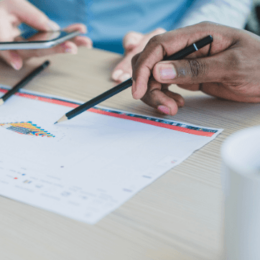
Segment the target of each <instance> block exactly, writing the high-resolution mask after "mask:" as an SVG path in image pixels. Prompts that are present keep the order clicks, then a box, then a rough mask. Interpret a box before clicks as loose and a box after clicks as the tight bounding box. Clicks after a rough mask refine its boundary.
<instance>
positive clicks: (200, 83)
mask: <svg viewBox="0 0 260 260" xmlns="http://www.w3.org/2000/svg"><path fill="white" fill-rule="evenodd" d="M207 35H212V36H213V43H212V44H211V45H208V46H205V47H204V48H202V49H200V50H199V51H197V52H196V53H193V54H191V55H190V56H188V57H187V58H185V59H183V60H178V61H162V60H163V59H164V58H165V57H167V56H170V55H171V54H173V53H176V52H177V51H179V50H181V49H183V48H185V47H186V46H188V45H190V44H192V43H194V42H196V41H198V40H200V39H202V38H204V37H205V36H207ZM259 60H260V38H259V37H258V36H256V35H254V34H252V33H250V32H247V31H244V30H238V29H234V28H230V27H226V26H222V25H218V24H213V23H208V22H203V23H200V24H196V25H194V26H189V27H186V28H183V29H178V30H175V31H171V32H168V33H165V34H163V35H159V36H155V37H153V38H152V39H151V40H150V41H149V43H148V44H147V45H146V47H145V49H144V50H143V52H142V53H140V54H138V55H136V56H135V57H134V58H133V60H132V66H133V86H132V94H133V97H134V98H135V99H142V100H143V101H144V102H145V103H146V104H148V105H150V106H152V107H155V108H157V109H158V111H160V112H162V113H164V114H169V115H175V114H176V113H177V111H178V107H180V106H183V105H184V100H183V98H182V97H181V96H180V95H178V94H176V93H173V92H171V91H169V89H168V86H169V85H170V84H177V85H178V86H179V87H181V88H184V89H188V90H192V91H197V90H200V91H202V92H204V93H206V94H209V95H212V96H215V97H219V98H223V99H227V100H233V101H238V102H252V103H253V102H254V103H256V102H260V73H259V71H260V63H259ZM151 76H152V77H151Z"/></svg>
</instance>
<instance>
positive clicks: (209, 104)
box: [0, 49, 260, 260]
mask: <svg viewBox="0 0 260 260" xmlns="http://www.w3.org/2000/svg"><path fill="white" fill-rule="evenodd" d="M120 59H121V57H120V56H119V55H117V54H114V53H109V52H104V51H100V50H95V49H94V50H86V49H81V50H80V51H79V53H78V54H77V55H57V56H54V57H51V58H50V60H51V62H52V64H51V66H50V67H49V68H48V69H47V70H45V71H44V72H43V73H41V75H39V76H37V78H35V79H34V80H33V81H32V82H31V83H30V84H28V86H27V87H26V88H25V89H28V90H34V91H38V92H42V93H48V94H54V95H58V96H63V97H68V98H73V99H77V100H81V101H87V100H89V99H90V98H92V97H94V96H96V95H98V94H100V93H102V92H103V91H105V90H107V89H109V88H111V87H112V86H114V83H113V82H112V81H111V80H110V74H111V71H112V69H113V67H114V66H115V64H117V62H118V61H119V60H120ZM43 60H44V59H42V58H38V59H34V60H31V61H30V62H28V63H27V64H26V67H25V68H24V69H22V70H21V71H19V72H17V71H14V70H13V69H11V68H8V67H7V66H5V65H4V64H3V63H1V64H0V83H1V84H6V85H10V86H13V85H14V84H15V83H16V82H18V80H19V79H21V78H22V77H23V76H24V75H25V74H26V73H28V72H29V71H30V70H32V69H33V68H34V67H35V66H36V65H38V64H39V63H40V62H42V61H43ZM172 89H175V90H176V91H177V92H178V93H181V94H183V96H184V97H185V100H186V105H185V107H184V108H182V109H180V111H179V113H178V114H177V115H176V116H174V117H169V118H172V119H173V118H174V120H178V121H184V122H188V123H192V124H198V125H202V126H208V127H216V128H224V132H223V133H222V134H221V135H220V136H219V137H218V138H217V139H215V140H214V141H213V142H211V143H209V144H208V145H206V146H205V147H203V148H202V149H201V150H199V151H197V152H196V153H194V154H193V155H192V156H191V157H189V159H187V160H186V161H185V162H183V163H182V164H180V165H179V166H177V167H175V168H174V169H172V170H170V171H169V172H167V173H166V174H164V175H163V176H162V177H161V178H159V179H158V180H156V181H155V182H154V183H152V184H151V185H150V186H148V187H146V188H145V189H143V190H142V191H141V192H139V193H138V194H137V195H135V196H134V197H133V198H132V199H130V200H129V201H128V202H126V203H125V204H124V205H122V206H121V207H120V208H118V209H117V210H115V211H114V212H113V213H111V214H109V215H108V216H107V217H105V218H104V219H102V220H101V221H100V222H98V223H97V224H96V225H94V226H91V225H87V224H84V223H81V222H77V221H74V220H71V219H69V218H66V217H62V216H59V215H56V214H54V213H51V212H48V211H45V210H41V209H38V208H34V207H32V206H28V205H26V204H22V203H19V202H16V201H13V200H10V199H7V198H4V197H0V259H1V260H31V259H32V260H53V259H55V260H78V259H83V260H88V259H90V260H105V259H106V260H110V259H111V260H143V259H144V260H170V259H174V260H175V259H176V260H220V259H221V254H222V229H223V228H222V223H223V221H222V215H223V214H222V205H223V194H222V189H221V175H220V171H221V159H220V148H221V144H222V142H223V141H224V140H225V139H226V137H228V136H229V135H230V134H232V133H233V132H236V131H238V130H239V129H242V128H245V127H249V126H253V125H257V124H260V113H259V111H260V104H239V103H235V102H228V101H224V100H219V99H215V98H212V97H209V96H206V95H204V94H202V93H199V92H196V93H193V92H188V91H183V90H179V89H178V88H177V87H176V86H172ZM102 105H104V106H107V107H111V108H118V109H123V110H128V111H132V112H136V113H141V114H147V115H153V116H160V115H159V114H158V113H157V112H156V111H154V109H152V108H150V107H148V106H146V105H145V104H143V103H142V102H141V101H136V100H133V99H132V96H131V91H130V89H129V90H126V91H124V92H123V93H120V94H118V95H117V96H115V97H113V98H111V99H110V100H107V101H106V102H104V103H102ZM1 149H3V147H2V148H1ZM0 174H1V173H0Z"/></svg>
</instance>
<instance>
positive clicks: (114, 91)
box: [55, 35, 213, 124]
mask: <svg viewBox="0 0 260 260" xmlns="http://www.w3.org/2000/svg"><path fill="white" fill-rule="evenodd" d="M212 42H213V37H212V36H211V35H209V36H207V37H205V38H203V39H201V40H199V41H197V42H195V43H193V44H191V45H190V46H188V47H186V48H185V49H183V50H180V51H178V52H176V53H175V54H173V55H171V56H169V57H166V58H165V59H164V60H180V59H183V58H185V57H187V56H188V55H190V54H191V53H193V52H196V51H198V50H199V49H201V48H203V47H205V46H206V45H208V44H210V43H212ZM132 82H133V81H132V78H130V79H128V80H126V81H124V82H122V83H120V84H119V85H117V86H115V87H114V88H111V89H110V90H108V91H106V92H104V93H103V94H101V95H99V96H97V97H95V98H93V99H91V100H90V101H88V102H86V103H84V104H82V105H80V106H78V107H77V108H75V109H73V110H71V111H70V112H68V113H66V114H65V115H64V116H63V117H61V118H60V119H59V120H58V121H57V122H55V124H57V123H60V122H62V121H66V120H69V119H71V118H73V117H75V116H77V115H79V114H81V113H82V112H84V111H86V110H88V109H90V108H91V107H94V106H95V105H97V104H99V103H101V102H103V101H105V100H107V99H108V98H110V97H112V96H114V95H116V94H118V93H119V92H121V91H123V90H125V89H127V88H129V87H131V86H132Z"/></svg>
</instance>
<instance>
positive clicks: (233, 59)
mask: <svg viewBox="0 0 260 260" xmlns="http://www.w3.org/2000/svg"><path fill="white" fill-rule="evenodd" d="M243 64H246V63H244V62H243V56H242V55H241V53H240V52H237V51H233V52H230V53H229V55H227V57H226V66H225V71H226V72H228V73H226V75H225V78H224V79H223V80H234V79H235V80H238V79H240V78H241V76H243V74H244V73H243V71H244V69H243V68H244V65H243Z"/></svg>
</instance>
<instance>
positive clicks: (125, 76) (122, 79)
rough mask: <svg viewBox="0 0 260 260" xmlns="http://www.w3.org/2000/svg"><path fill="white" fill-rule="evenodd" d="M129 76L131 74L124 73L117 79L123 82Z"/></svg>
mask: <svg viewBox="0 0 260 260" xmlns="http://www.w3.org/2000/svg"><path fill="white" fill-rule="evenodd" d="M129 78H131V75H130V74H129V73H124V74H123V75H122V76H120V78H119V80H120V81H122V82H123V81H126V80H128V79H129Z"/></svg>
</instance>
